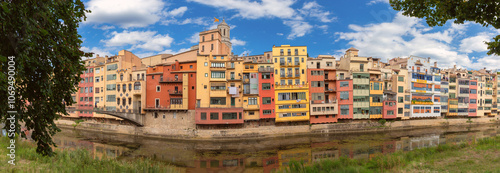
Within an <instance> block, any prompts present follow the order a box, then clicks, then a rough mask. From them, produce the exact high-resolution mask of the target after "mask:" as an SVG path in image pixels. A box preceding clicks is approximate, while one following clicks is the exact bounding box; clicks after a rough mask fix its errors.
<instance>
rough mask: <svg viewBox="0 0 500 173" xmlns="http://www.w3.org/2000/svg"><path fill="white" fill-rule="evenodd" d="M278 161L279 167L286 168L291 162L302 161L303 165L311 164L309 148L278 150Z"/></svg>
mask: <svg viewBox="0 0 500 173" xmlns="http://www.w3.org/2000/svg"><path fill="white" fill-rule="evenodd" d="M278 160H279V165H280V166H288V164H289V163H290V161H292V160H294V161H302V162H303V163H304V164H307V163H311V148H298V149H290V150H279V151H278Z"/></svg>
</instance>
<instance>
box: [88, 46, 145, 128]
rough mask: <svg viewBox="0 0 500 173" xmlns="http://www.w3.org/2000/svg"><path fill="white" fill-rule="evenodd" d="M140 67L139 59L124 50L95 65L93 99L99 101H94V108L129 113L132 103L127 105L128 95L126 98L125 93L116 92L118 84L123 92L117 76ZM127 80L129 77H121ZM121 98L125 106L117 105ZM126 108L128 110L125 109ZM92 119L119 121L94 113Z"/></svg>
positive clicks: (106, 57) (121, 82) (121, 83)
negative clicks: (124, 101)
mask: <svg viewBox="0 0 500 173" xmlns="http://www.w3.org/2000/svg"><path fill="white" fill-rule="evenodd" d="M141 67H142V63H141V59H140V58H139V57H137V56H136V55H134V54H133V53H132V52H129V51H126V50H121V51H120V52H118V55H115V56H110V57H108V56H105V57H104V62H103V63H99V64H96V67H95V68H94V69H95V70H94V78H95V79H96V80H95V83H94V90H95V93H94V98H95V100H99V101H98V102H97V101H96V104H95V107H96V108H97V109H100V110H105V111H123V112H128V111H131V110H132V109H133V106H132V104H133V103H132V104H128V103H129V101H128V98H129V96H130V93H129V96H127V93H123V91H122V92H118V86H117V84H120V90H123V84H125V83H123V80H121V79H120V78H119V74H124V73H123V72H125V71H129V72H131V71H133V69H140V68H141ZM127 74H128V73H127ZM128 78H129V76H125V75H124V76H123V79H124V80H127V79H128ZM126 88H128V83H127V84H126ZM98 90H99V91H98ZM141 96H142V95H141ZM130 97H132V96H130ZM123 98H125V100H126V104H125V105H123V104H120V105H118V102H119V103H123ZM118 100H120V101H118ZM136 103H138V102H136ZM141 104H142V102H141ZM120 106H122V108H121V109H120ZM124 106H125V107H124ZM127 106H128V108H129V109H127ZM136 106H137V105H136ZM94 117H97V118H106V119H118V120H120V118H116V117H113V116H110V115H105V114H99V113H94Z"/></svg>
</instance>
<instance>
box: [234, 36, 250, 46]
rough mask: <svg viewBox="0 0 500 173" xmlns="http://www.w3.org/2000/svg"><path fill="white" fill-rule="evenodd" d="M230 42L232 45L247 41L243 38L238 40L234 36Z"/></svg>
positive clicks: (242, 43)
mask: <svg viewBox="0 0 500 173" xmlns="http://www.w3.org/2000/svg"><path fill="white" fill-rule="evenodd" d="M231 43H232V45H233V46H244V45H245V44H246V43H247V42H246V41H243V40H238V39H236V37H233V38H232V39H231Z"/></svg>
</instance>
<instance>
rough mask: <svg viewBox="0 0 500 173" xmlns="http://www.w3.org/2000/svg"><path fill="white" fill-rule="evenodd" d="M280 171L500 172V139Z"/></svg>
mask: <svg viewBox="0 0 500 173" xmlns="http://www.w3.org/2000/svg"><path fill="white" fill-rule="evenodd" d="M279 172H300V173H309V172H311V173H321V172H341V173H342V172H500V136H497V137H492V138H485V139H480V140H477V142H471V143H462V144H458V145H452V144H445V145H439V146H437V147H432V148H424V149H417V150H413V151H409V152H401V151H399V152H396V153H392V154H387V155H381V156H377V157H374V158H372V159H370V160H366V159H361V160H355V159H349V158H340V159H337V160H322V161H319V162H315V163H313V164H309V165H308V164H303V163H301V162H296V161H292V162H290V166H289V167H287V168H282V169H281V170H279Z"/></svg>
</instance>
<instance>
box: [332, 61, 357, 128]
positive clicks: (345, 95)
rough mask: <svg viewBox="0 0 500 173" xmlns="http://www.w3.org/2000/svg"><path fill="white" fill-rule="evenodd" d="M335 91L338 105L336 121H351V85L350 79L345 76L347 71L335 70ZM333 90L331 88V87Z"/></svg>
mask: <svg viewBox="0 0 500 173" xmlns="http://www.w3.org/2000/svg"><path fill="white" fill-rule="evenodd" d="M336 72H337V75H336V83H335V86H336V90H337V94H336V95H337V101H338V105H339V108H338V110H339V113H338V119H353V84H352V78H351V77H350V76H347V75H348V74H349V71H347V70H340V69H337V71H336ZM332 89H333V87H332Z"/></svg>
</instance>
